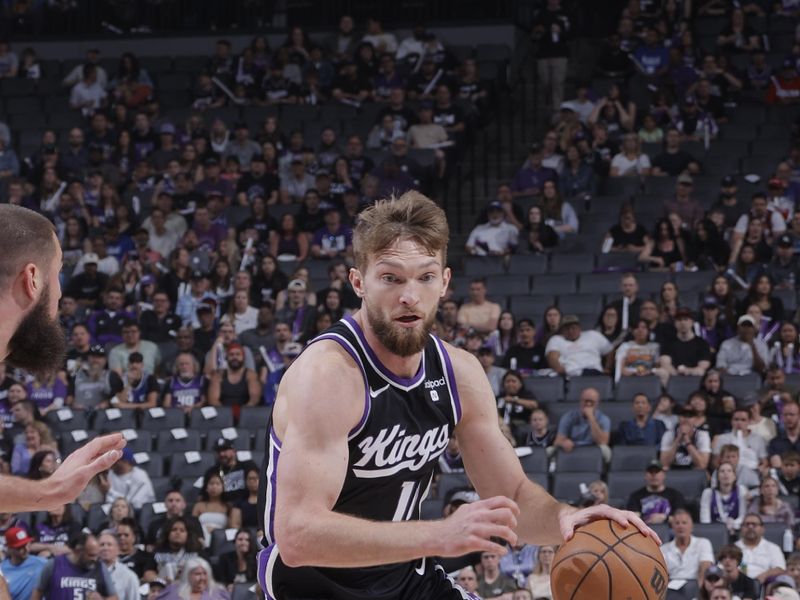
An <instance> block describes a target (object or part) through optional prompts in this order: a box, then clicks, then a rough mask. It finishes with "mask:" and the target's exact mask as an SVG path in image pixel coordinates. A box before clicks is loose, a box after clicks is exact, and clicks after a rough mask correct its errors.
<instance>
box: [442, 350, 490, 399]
mask: <svg viewBox="0 0 800 600" xmlns="http://www.w3.org/2000/svg"><path fill="white" fill-rule="evenodd" d="M441 343H442V348H443V349H444V351H445V352H446V353H447V356H448V357H449V358H450V363H451V365H452V367H453V376H454V377H455V382H454V384H455V385H456V387H458V391H459V395H460V396H462V398H463V396H464V392H468V391H469V390H470V389H475V388H476V387H478V388H479V389H482V388H483V387H484V385H488V380H487V379H486V374H485V373H484V371H483V367H482V366H481V363H480V362H478V359H477V358H476V357H475V356H474V355H472V354H470V353H469V352H467V351H466V350H463V349H461V348H457V347H456V346H453V345H452V344H450V343H448V342H445V341H444V340H441ZM482 384H483V385H482Z"/></svg>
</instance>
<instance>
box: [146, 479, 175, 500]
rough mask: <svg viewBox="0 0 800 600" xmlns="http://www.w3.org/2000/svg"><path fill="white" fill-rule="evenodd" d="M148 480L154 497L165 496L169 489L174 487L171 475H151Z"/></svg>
mask: <svg viewBox="0 0 800 600" xmlns="http://www.w3.org/2000/svg"><path fill="white" fill-rule="evenodd" d="M150 482H151V483H152V484H153V491H154V492H155V494H156V498H165V497H166V496H167V494H168V493H169V492H170V491H172V490H173V489H175V486H174V485H173V482H172V478H171V477H151V478H150Z"/></svg>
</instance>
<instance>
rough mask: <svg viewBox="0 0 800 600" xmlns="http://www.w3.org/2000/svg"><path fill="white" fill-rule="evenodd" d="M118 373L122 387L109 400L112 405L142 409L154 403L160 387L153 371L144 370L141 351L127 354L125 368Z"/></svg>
mask: <svg viewBox="0 0 800 600" xmlns="http://www.w3.org/2000/svg"><path fill="white" fill-rule="evenodd" d="M120 375H122V383H123V385H124V387H123V388H122V391H120V392H119V393H117V394H115V395H114V396H113V397H112V398H111V400H109V404H110V405H111V406H112V407H116V408H122V409H128V410H133V409H135V410H141V411H144V410H147V409H150V408H153V407H154V406H155V405H156V401H157V400H158V396H159V394H160V392H161V388H160V386H159V384H158V380H157V379H156V377H155V375H153V372H152V371H146V369H145V365H144V357H143V356H142V355H141V353H139V352H131V353H130V354H129V355H128V359H127V369H126V370H125V372H124V373H120Z"/></svg>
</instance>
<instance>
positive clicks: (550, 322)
mask: <svg viewBox="0 0 800 600" xmlns="http://www.w3.org/2000/svg"><path fill="white" fill-rule="evenodd" d="M561 316H562V315H561V309H559V308H558V307H557V306H548V307H547V308H546V309H545V310H544V314H543V315H542V325H541V327H539V328H538V329H537V330H536V335H535V336H534V338H533V343H534V344H541V345H542V346H546V345H547V342H548V341H549V340H550V338H551V337H553V336H554V335H556V334H557V333H558V330H559V329H560V328H561Z"/></svg>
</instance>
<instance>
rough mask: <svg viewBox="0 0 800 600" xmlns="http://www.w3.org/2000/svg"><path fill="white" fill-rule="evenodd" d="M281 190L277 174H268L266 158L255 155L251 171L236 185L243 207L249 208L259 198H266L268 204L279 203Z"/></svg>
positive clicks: (238, 197)
mask: <svg viewBox="0 0 800 600" xmlns="http://www.w3.org/2000/svg"><path fill="white" fill-rule="evenodd" d="M212 170H213V168H212ZM279 188H280V181H279V180H278V177H277V176H276V175H275V174H273V173H268V172H267V163H266V162H265V161H264V157H263V156H262V155H261V154H255V155H254V156H253V157H252V159H251V161H250V171H249V172H247V173H245V174H244V175H242V176H241V177H240V178H239V181H238V182H237V183H236V197H237V200H238V202H239V204H241V205H242V206H249V205H250V204H252V202H253V199H254V198H256V197H258V196H260V197H262V198H264V201H265V202H266V203H267V204H275V203H276V202H277V201H278V189H279Z"/></svg>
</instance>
